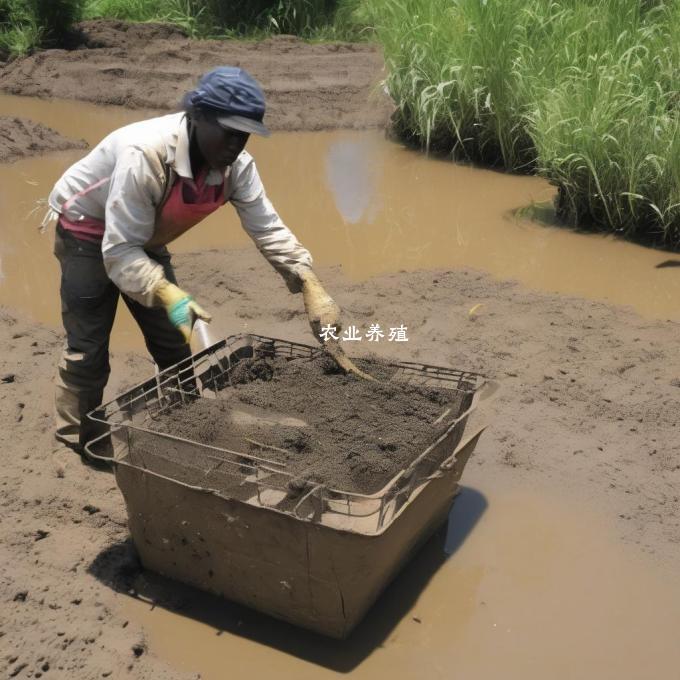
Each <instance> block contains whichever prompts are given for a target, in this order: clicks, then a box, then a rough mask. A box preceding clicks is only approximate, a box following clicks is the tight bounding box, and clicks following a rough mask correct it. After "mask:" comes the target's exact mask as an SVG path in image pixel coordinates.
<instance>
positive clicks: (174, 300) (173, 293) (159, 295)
mask: <svg viewBox="0 0 680 680" xmlns="http://www.w3.org/2000/svg"><path fill="white" fill-rule="evenodd" d="M154 298H155V299H156V300H157V301H158V302H159V303H160V304H161V305H162V306H163V307H165V311H166V312H167V314H168V318H169V319H170V322H171V323H172V325H173V326H174V327H175V328H176V329H177V330H178V331H180V332H181V333H182V335H183V336H184V339H185V340H186V342H187V343H188V342H189V341H190V340H191V331H192V329H193V327H194V322H195V321H196V319H197V318H198V319H203V321H207V322H209V321H210V320H211V319H212V317H211V316H210V314H208V312H206V311H205V310H204V309H203V308H202V307H201V306H200V305H198V304H196V302H194V299H193V298H192V297H191V295H189V293H186V292H185V291H183V290H182V289H181V288H180V287H179V286H176V285H175V284H174V283H170V282H169V281H166V280H165V279H163V281H161V282H160V283H159V284H158V285H157V286H156V288H155V290H154Z"/></svg>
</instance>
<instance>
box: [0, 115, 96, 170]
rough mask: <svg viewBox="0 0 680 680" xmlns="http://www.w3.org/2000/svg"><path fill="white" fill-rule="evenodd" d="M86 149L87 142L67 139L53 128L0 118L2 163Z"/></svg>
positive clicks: (6, 117)
mask: <svg viewBox="0 0 680 680" xmlns="http://www.w3.org/2000/svg"><path fill="white" fill-rule="evenodd" d="M85 148H87V143H86V142H84V141H82V140H74V139H66V138H65V137H63V136H62V135H60V134H59V133H58V132H56V131H55V130H53V129H52V128H49V127H46V126H45V125H41V124H40V123H35V122H33V121H32V120H25V119H21V118H10V117H8V116H0V163H9V162H11V161H16V160H18V159H19V158H24V157H25V156H35V155H36V154H41V153H47V152H48V151H64V150H66V149H85Z"/></svg>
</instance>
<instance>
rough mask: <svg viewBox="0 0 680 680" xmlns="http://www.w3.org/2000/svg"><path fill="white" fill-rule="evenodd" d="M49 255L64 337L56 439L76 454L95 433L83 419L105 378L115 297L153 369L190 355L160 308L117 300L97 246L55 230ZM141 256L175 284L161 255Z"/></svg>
mask: <svg viewBox="0 0 680 680" xmlns="http://www.w3.org/2000/svg"><path fill="white" fill-rule="evenodd" d="M54 254H55V255H56V257H57V259H58V260H59V263H60V264H61V288H60V292H61V316H62V320H63V323H64V329H65V331H66V344H65V347H64V351H63V354H62V356H61V359H60V361H59V366H58V371H57V378H56V395H55V407H56V421H57V431H56V437H57V439H58V440H59V441H61V442H63V443H64V444H66V445H68V446H70V447H72V448H74V449H76V450H82V447H83V446H84V445H85V444H86V443H87V442H88V441H90V440H91V439H92V438H93V437H95V436H96V435H97V434H99V433H101V428H99V427H98V426H97V425H96V424H95V423H92V422H91V421H89V419H87V418H86V414H87V413H89V412H90V411H91V410H92V409H95V408H97V406H99V405H100V404H101V402H102V396H103V393H104V387H106V383H107V381H108V378H109V374H110V372H111V368H110V365H109V337H110V335H111V329H112V327H113V321H114V318H115V316H116V307H117V306H118V298H119V297H122V298H123V301H124V302H125V304H126V305H127V308H128V309H129V310H130V313H131V314H132V316H133V317H134V319H135V321H136V322H137V324H138V326H139V328H140V329H141V331H142V333H143V335H144V340H145V342H146V347H147V349H148V350H149V353H150V354H151V356H152V357H153V359H154V361H155V362H156V364H158V367H159V369H161V370H163V369H164V368H168V367H169V366H172V365H173V364H176V363H177V362H179V361H181V360H182V359H185V358H186V357H188V356H190V354H191V349H190V348H189V345H188V344H187V343H186V342H185V341H184V338H183V336H182V334H181V333H180V332H179V331H178V330H177V329H176V328H175V327H174V326H173V325H172V324H171V323H170V320H169V319H168V317H167V314H166V312H165V310H164V309H163V308H162V307H153V308H149V307H144V306H143V305H141V304H140V303H138V302H135V301H134V300H132V299H131V298H129V297H128V296H127V295H125V294H121V292H120V291H119V290H118V288H117V287H116V285H115V284H114V283H113V282H112V281H111V279H109V277H108V276H107V274H106V270H105V268H104V262H103V259H102V253H101V245H100V244H99V243H94V242H89V241H83V240H81V239H77V238H75V237H74V236H73V235H72V234H69V233H68V232H67V231H65V230H64V229H62V227H61V226H57V233H56V238H55V246H54ZM147 254H148V255H149V257H151V258H153V259H154V260H156V261H157V262H158V263H159V264H161V265H162V266H163V269H164V271H165V277H166V278H167V279H168V281H171V282H172V283H176V279H175V275H174V272H173V269H172V265H171V263H170V254H169V253H168V252H167V250H165V251H164V252H162V253H160V254H159V253H156V252H154V253H151V252H148V253H147Z"/></svg>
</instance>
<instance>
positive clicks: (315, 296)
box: [300, 269, 341, 342]
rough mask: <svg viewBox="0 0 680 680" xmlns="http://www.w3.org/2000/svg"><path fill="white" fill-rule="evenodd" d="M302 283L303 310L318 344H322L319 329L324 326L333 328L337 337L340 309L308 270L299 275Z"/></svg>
mask: <svg viewBox="0 0 680 680" xmlns="http://www.w3.org/2000/svg"><path fill="white" fill-rule="evenodd" d="M300 280H301V281H302V297H303V298H304V301H305V310H306V311H307V316H308V318H309V325H310V326H311V328H312V332H313V333H314V335H315V337H316V339H317V341H318V342H322V334H321V329H322V328H323V327H324V326H325V327H328V326H331V327H332V328H334V329H335V330H334V333H335V335H339V333H340V330H341V326H340V307H338V305H337V304H335V301H334V300H333V298H332V297H331V296H330V295H329V294H328V293H327V292H326V291H325V290H324V287H323V286H322V285H321V281H319V279H318V277H317V276H316V274H315V273H314V272H313V271H312V270H311V269H310V270H308V271H305V272H303V273H302V274H300Z"/></svg>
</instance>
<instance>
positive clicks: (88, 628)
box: [0, 248, 680, 680]
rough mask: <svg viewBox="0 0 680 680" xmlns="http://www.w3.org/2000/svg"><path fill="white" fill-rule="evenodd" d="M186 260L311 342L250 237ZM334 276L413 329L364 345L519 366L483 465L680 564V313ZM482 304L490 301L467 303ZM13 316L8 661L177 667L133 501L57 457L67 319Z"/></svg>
mask: <svg viewBox="0 0 680 680" xmlns="http://www.w3.org/2000/svg"><path fill="white" fill-rule="evenodd" d="M176 263H177V270H178V277H179V280H180V282H181V283H182V284H183V285H184V286H185V287H186V288H187V289H188V290H190V291H191V292H192V293H194V294H195V296H196V297H197V299H198V300H199V302H201V303H202V304H204V305H205V306H206V308H207V309H209V310H210V311H211V312H212V313H213V315H214V317H215V321H214V325H213V330H214V331H215V332H218V331H219V332H222V333H227V332H240V331H243V330H252V331H259V332H261V333H266V334H269V335H274V336H279V337H288V338H290V339H292V340H299V341H307V342H309V341H310V340H311V336H310V333H309V330H308V327H307V325H306V321H305V317H304V314H303V308H302V300H301V299H300V297H299V296H292V295H290V294H289V293H288V292H287V291H286V289H285V287H284V286H283V285H282V283H281V281H280V279H279V277H278V276H277V275H276V274H275V273H274V272H273V271H271V270H270V269H269V267H268V265H267V264H266V263H265V262H264V260H263V259H262V258H261V257H260V256H259V255H258V254H257V253H256V252H255V251H254V250H253V249H252V248H250V249H248V250H245V251H233V252H224V251H210V252H205V253H201V254H189V255H182V256H178V257H177V258H176ZM321 275H322V277H323V279H324V281H325V282H326V283H327V286H328V288H329V290H331V291H332V292H333V293H334V294H335V296H336V298H337V300H338V302H339V303H340V304H341V305H342V307H343V308H344V311H345V319H346V322H347V323H355V324H356V325H358V326H360V327H366V326H367V325H368V324H369V323H373V322H380V323H381V324H382V325H383V327H386V326H389V325H398V324H399V323H404V324H405V325H406V326H408V337H409V340H408V342H407V343H389V342H381V343H379V344H377V345H376V344H375V343H371V344H370V347H369V346H368V344H367V343H365V342H363V343H355V345H356V347H357V351H360V352H367V351H368V349H371V350H373V351H375V352H376V353H377V354H379V355H383V356H386V357H390V358H397V359H414V360H419V361H424V362H429V363H435V364H437V363H441V364H448V365H452V366H454V367H462V368H469V369H472V370H477V371H481V372H485V373H488V374H490V375H495V376H499V377H501V378H504V382H505V391H504V393H503V395H502V397H501V398H500V400H499V402H497V412H498V415H497V417H496V419H495V420H494V422H493V426H492V427H491V429H489V430H488V431H487V432H486V433H485V434H484V436H483V437H482V440H481V442H480V445H479V447H478V449H477V451H476V453H475V456H474V458H473V459H472V461H471V462H470V465H478V466H482V467H483V468H484V470H485V471H486V473H488V474H489V475H492V476H494V475H495V476H497V477H498V476H507V475H510V476H513V477H516V478H517V479H521V481H522V483H523V484H531V480H534V479H535V480H539V479H545V478H546V477H552V478H553V480H554V481H557V482H558V483H559V484H560V485H562V486H564V487H565V488H566V489H569V490H570V493H571V498H572V499H579V498H585V499H587V503H592V504H595V505H598V506H599V507H602V508H604V509H605V510H606V511H607V512H608V513H609V514H610V516H612V517H618V525H617V526H618V528H619V532H620V535H621V536H623V537H624V538H626V539H627V540H629V541H633V542H635V543H639V544H640V545H641V546H642V547H643V548H644V549H646V550H648V551H650V552H656V553H657V554H658V555H659V556H660V557H663V558H664V559H666V560H667V561H669V560H670V561H671V562H677V560H678V558H679V557H680V555H678V546H677V537H678V533H679V531H680V513H679V510H680V498H679V495H680V494H678V491H677V488H678V481H679V476H680V437H678V427H677V414H678V412H679V409H680V380H678V379H679V378H680V354H679V353H678V352H677V338H678V330H679V329H678V325H677V324H673V323H666V322H659V321H654V322H650V321H646V320H642V319H641V318H640V317H638V316H637V315H635V314H633V313H632V312H629V311H628V310H626V309H622V308H617V307H610V306H607V305H604V304H598V303H592V302H585V301H583V300H579V299H569V298H564V297H560V296H553V295H547V294H538V293H532V292H528V291H526V290H525V289H522V288H520V287H519V286H517V285H515V284H513V283H509V282H499V281H495V280H492V279H490V278H489V277H488V276H485V275H482V274H478V273H475V272H470V271H458V272H416V273H411V274H405V273H401V274H394V275H391V276H382V277H378V278H375V279H373V280H370V281H367V282H363V283H350V282H348V281H347V280H346V279H345V278H344V277H343V275H342V273H341V272H340V271H338V270H332V271H322V272H321ZM477 304H483V305H484V306H483V307H481V308H479V309H478V311H477V313H476V314H474V315H472V316H470V315H469V313H468V312H469V310H470V309H471V308H472V307H473V306H474V305H477ZM1 321H2V323H0V377H2V381H1V382H0V444H1V446H0V465H1V466H2V470H3V475H2V482H1V484H2V504H3V522H2V524H1V529H0V542H1V543H2V545H3V560H2V566H1V569H2V576H1V578H0V599H1V601H2V608H3V614H4V617H3V623H2V627H1V630H0V648H1V653H0V672H1V673H3V674H7V673H9V672H14V671H16V669H17V668H19V667H21V670H20V671H18V673H17V675H16V677H20V678H21V677H38V675H37V674H38V673H41V675H42V674H43V673H45V671H41V670H40V669H41V668H42V667H43V666H44V665H45V664H47V665H48V667H49V669H51V671H52V674H53V675H54V676H55V677H61V676H63V677H66V674H67V673H68V677H69V678H73V679H74V680H80V679H83V680H85V679H86V678H87V679H89V678H94V677H102V676H104V674H105V673H109V674H112V675H109V676H106V677H121V676H122V677H125V676H126V675H127V673H126V671H125V669H126V668H128V667H131V669H132V670H131V672H130V677H135V678H175V677H180V676H179V675H177V674H176V673H174V672H173V671H171V670H169V669H167V668H165V667H163V666H162V665H161V664H160V662H158V661H157V660H156V659H155V658H154V657H153V653H152V652H153V650H149V651H148V652H147V651H146V648H145V641H144V638H143V634H142V631H141V629H140V628H139V627H138V626H136V625H135V624H134V622H131V623H129V624H127V625H126V621H125V619H124V618H123V617H122V616H121V613H120V611H121V610H120V605H119V602H120V599H119V598H120V597H122V596H119V595H117V594H116V590H115V589H118V590H119V591H122V592H126V591H127V589H128V588H129V587H130V586H129V584H130V583H131V582H132V581H131V579H132V578H133V577H134V575H135V574H136V572H137V568H138V567H137V564H136V561H135V558H134V553H133V552H132V551H131V550H130V548H129V545H127V544H125V543H124V542H123V541H124V539H125V538H126V536H127V529H126V524H125V521H126V518H125V510H124V507H123V502H122V499H121V497H120V494H119V492H118V491H117V489H116V487H115V483H114V481H113V479H112V477H111V476H110V475H108V474H106V473H101V472H100V473H97V472H93V471H91V470H90V469H88V468H86V467H83V466H80V465H74V466H71V467H69V468H68V469H67V472H66V476H65V477H64V478H63V479H57V478H56V477H55V476H54V475H53V474H52V472H51V467H50V452H51V426H52V422H51V410H52V406H51V395H52V375H53V370H54V366H55V363H56V360H57V356H58V354H59V346H60V342H61V338H60V335H59V333H57V332H55V331H53V330H49V329H45V328H44V327H41V326H38V325H36V324H34V323H29V322H27V321H25V320H22V319H21V318H17V316H16V315H15V314H9V313H7V312H5V313H3V316H2V319H1ZM114 349H115V348H114ZM152 370H153V369H152V366H151V364H150V363H149V362H148V361H147V360H146V359H144V358H141V357H134V356H121V355H118V356H114V360H113V382H112V385H111V388H110V390H109V394H114V393H116V392H119V391H120V390H121V389H122V387H123V385H130V384H132V383H133V382H135V381H138V380H139V379H140V378H141V377H143V376H146V375H149V374H150V373H151V372H152ZM463 481H465V480H463ZM572 502H574V500H572ZM112 586H113V587H112ZM24 664H25V665H24ZM57 671H59V672H57ZM59 673H61V676H60V675H59ZM31 674H32V675H31ZM46 677H50V674H48V675H46Z"/></svg>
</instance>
